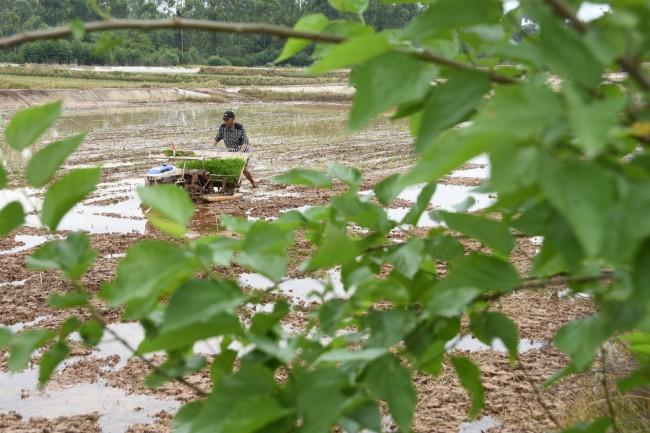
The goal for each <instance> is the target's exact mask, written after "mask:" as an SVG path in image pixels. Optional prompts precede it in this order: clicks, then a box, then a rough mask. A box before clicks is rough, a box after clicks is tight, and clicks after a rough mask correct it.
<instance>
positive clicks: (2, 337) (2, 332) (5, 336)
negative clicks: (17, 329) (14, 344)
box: [0, 326, 13, 348]
mask: <svg viewBox="0 0 650 433" xmlns="http://www.w3.org/2000/svg"><path fill="white" fill-rule="evenodd" d="M12 337H13V334H12V332H11V329H9V328H5V327H4V326H0V347H2V348H4V347H5V346H7V345H8V344H9V343H10V342H11V338H12Z"/></svg>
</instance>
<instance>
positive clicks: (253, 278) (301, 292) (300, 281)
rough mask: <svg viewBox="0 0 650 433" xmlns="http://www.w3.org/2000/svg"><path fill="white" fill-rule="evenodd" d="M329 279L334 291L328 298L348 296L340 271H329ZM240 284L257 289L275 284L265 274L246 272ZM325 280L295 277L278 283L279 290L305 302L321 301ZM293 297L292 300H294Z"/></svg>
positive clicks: (264, 288)
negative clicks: (320, 296) (319, 295)
mask: <svg viewBox="0 0 650 433" xmlns="http://www.w3.org/2000/svg"><path fill="white" fill-rule="evenodd" d="M328 275H329V279H330V281H331V282H332V287H333V289H334V291H333V292H329V293H327V294H326V295H325V298H326V299H331V298H335V297H336V298H347V297H348V296H349V293H347V292H346V291H345V290H344V288H343V283H342V282H341V273H340V272H339V271H334V270H332V271H328ZM239 284H240V285H241V286H248V287H251V288H253V289H256V290H267V289H270V288H271V287H273V286H274V284H273V281H271V280H269V279H268V278H266V277H265V276H263V275H260V274H253V273H244V274H240V275H239ZM325 284H326V283H325V281H323V280H318V279H315V278H293V279H290V280H286V281H282V282H281V283H280V284H278V291H279V292H280V293H283V294H285V295H286V296H288V297H290V298H293V299H296V300H299V301H304V302H314V301H319V300H320V298H319V297H318V296H317V294H321V293H323V292H324V291H325ZM293 299H292V300H293Z"/></svg>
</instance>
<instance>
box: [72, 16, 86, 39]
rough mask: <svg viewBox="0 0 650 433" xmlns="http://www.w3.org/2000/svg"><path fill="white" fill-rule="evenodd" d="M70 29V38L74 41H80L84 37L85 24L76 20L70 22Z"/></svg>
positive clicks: (80, 20)
mask: <svg viewBox="0 0 650 433" xmlns="http://www.w3.org/2000/svg"><path fill="white" fill-rule="evenodd" d="M70 29H71V30H72V37H74V39H75V40H76V41H82V40H83V38H84V36H86V24H85V23H84V22H83V20H82V19H80V18H76V19H74V20H72V21H71V22H70Z"/></svg>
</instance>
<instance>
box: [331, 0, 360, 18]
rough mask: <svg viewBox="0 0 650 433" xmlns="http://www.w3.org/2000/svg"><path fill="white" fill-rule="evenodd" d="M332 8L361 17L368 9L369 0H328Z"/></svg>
mask: <svg viewBox="0 0 650 433" xmlns="http://www.w3.org/2000/svg"><path fill="white" fill-rule="evenodd" d="M328 3H329V4H330V6H332V7H333V8H334V9H336V10H337V11H340V12H350V13H353V14H357V15H361V14H362V13H364V12H365V10H366V9H368V0H328Z"/></svg>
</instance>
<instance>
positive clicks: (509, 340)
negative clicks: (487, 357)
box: [470, 311, 519, 360]
mask: <svg viewBox="0 0 650 433" xmlns="http://www.w3.org/2000/svg"><path fill="white" fill-rule="evenodd" d="M470 329H471V330H472V333H473V334H474V335H475V336H476V338H478V339H479V340H480V341H482V342H483V343H485V344H487V345H491V344H492V341H493V340H494V339H495V338H499V339H500V340H501V341H502V342H503V344H504V345H505V346H506V348H507V349H508V353H509V354H510V359H511V360H515V359H517V357H518V355H519V332H518V331H517V325H515V323H514V322H513V321H512V320H511V319H510V318H508V317H506V316H505V315H503V314H501V313H495V312H491V311H488V312H485V313H480V314H474V315H472V316H471V323H470Z"/></svg>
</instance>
